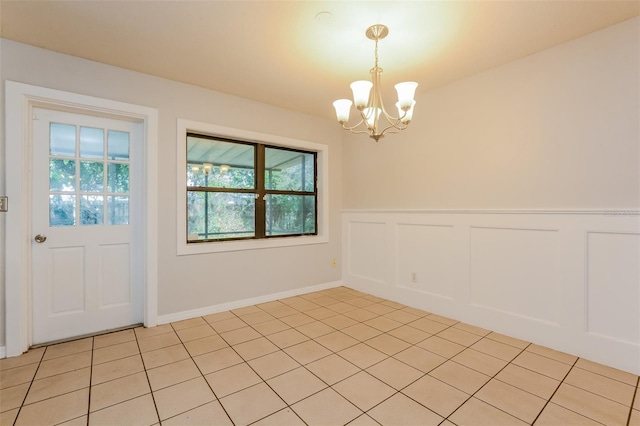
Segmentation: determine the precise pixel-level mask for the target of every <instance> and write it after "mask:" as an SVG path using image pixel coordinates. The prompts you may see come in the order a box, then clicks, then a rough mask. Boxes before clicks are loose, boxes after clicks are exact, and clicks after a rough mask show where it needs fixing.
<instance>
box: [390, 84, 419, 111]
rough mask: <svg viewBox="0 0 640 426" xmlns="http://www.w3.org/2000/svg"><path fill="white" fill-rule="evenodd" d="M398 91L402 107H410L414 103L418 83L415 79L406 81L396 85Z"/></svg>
mask: <svg viewBox="0 0 640 426" xmlns="http://www.w3.org/2000/svg"><path fill="white" fill-rule="evenodd" d="M394 87H395V88H396V91H397V92H398V103H399V104H400V106H401V107H402V109H409V108H411V106H412V105H413V97H414V96H415V93H416V87H418V83H416V82H413V81H405V82H404V83H398V84H396V85H395V86H394Z"/></svg>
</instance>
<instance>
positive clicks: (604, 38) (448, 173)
mask: <svg viewBox="0 0 640 426" xmlns="http://www.w3.org/2000/svg"><path fill="white" fill-rule="evenodd" d="M639 23H640V18H634V19H631V20H629V21H626V22H623V23H621V24H618V25H615V26H612V27H609V28H607V29H604V30H602V31H598V32H596V33H592V34H590V35H587V36H585V37H582V38H579V39H576V40H574V41H571V42H569V43H565V44H563V45H560V46H557V47H554V48H552V49H548V50H545V51H542V52H539V53H537V54H534V55H531V56H528V57H525V58H523V59H520V60H517V61H514V62H511V63H508V64H506V65H504V66H501V67H498V68H494V69H492V70H489V71H486V72H483V73H481V74H477V75H474V76H471V77H468V78H465V79H463V80H459V81H457V82H455V83H452V84H450V85H447V86H444V87H441V88H439V89H436V90H432V91H428V92H426V93H420V94H418V95H417V97H416V98H417V104H416V107H415V115H414V122H413V123H412V124H411V125H410V127H409V129H407V130H406V131H404V132H403V133H400V134H395V135H390V136H386V137H385V138H383V139H381V140H380V142H379V143H378V144H376V143H375V142H373V140H370V139H368V138H366V137H364V136H363V135H353V136H351V135H350V136H349V137H348V138H345V142H344V147H343V165H344V170H343V173H344V188H343V206H344V208H346V209H362V208H383V209H386V208H390V209H403V208H407V209H432V208H435V209H443V208H444V209H467V208H468V209H612V208H620V209H628V208H638V207H639V206H640V166H639V160H640V143H639V140H640V130H639V117H640V95H639V94H640V85H639V76H640V42H639V40H640V37H639V36H638V34H639V33H640V29H639V27H640V24H639ZM388 83H389V84H391V83H393V82H388Z"/></svg>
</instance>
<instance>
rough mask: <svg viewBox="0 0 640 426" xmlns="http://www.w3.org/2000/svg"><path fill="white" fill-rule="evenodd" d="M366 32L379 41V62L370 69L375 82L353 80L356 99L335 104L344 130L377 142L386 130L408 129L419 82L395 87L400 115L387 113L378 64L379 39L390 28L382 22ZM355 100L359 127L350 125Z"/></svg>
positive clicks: (388, 131) (352, 86) (376, 55)
mask: <svg viewBox="0 0 640 426" xmlns="http://www.w3.org/2000/svg"><path fill="white" fill-rule="evenodd" d="M365 34H366V36H367V38H369V39H370V40H373V41H375V42H376V49H375V58H376V62H375V66H374V67H373V68H372V69H371V71H370V72H371V80H372V81H368V80H360V81H354V82H353V83H351V90H352V91H353V102H351V100H350V99H338V100H337V101H335V102H334V103H333V106H334V108H335V109H336V116H337V118H338V122H339V123H340V124H341V125H342V128H343V129H345V130H349V131H350V132H351V133H368V134H369V137H371V138H373V139H375V141H376V142H377V141H378V140H379V139H380V138H381V137H383V136H384V135H385V134H386V133H398V132H400V131H401V130H404V129H406V128H407V126H408V125H409V123H410V122H411V118H412V117H413V107H414V106H415V104H416V101H414V100H413V97H414V95H415V91H416V87H418V83H416V82H413V81H407V82H404V83H398V84H396V85H395V86H394V87H395V88H396V91H397V92H398V102H397V103H396V107H397V108H398V116H397V117H394V116H392V115H391V114H389V113H387V110H386V109H385V107H384V103H383V102H382V92H381V88H380V75H381V74H382V68H380V67H379V66H378V40H381V39H383V38H385V37H386V36H387V34H389V29H388V28H387V27H386V26H384V25H382V24H376V25H372V26H370V27H369V28H367V31H366V33H365ZM370 95H371V96H370ZM352 103H355V106H356V109H357V110H358V111H359V112H360V116H361V120H360V121H359V122H358V123H357V124H356V125H355V126H348V125H347V122H348V121H349V112H350V110H351V104H352ZM382 117H384V118H385V120H386V123H385V122H384V121H382ZM360 125H364V126H366V130H365V129H364V128H362V129H360V130H359V129H358V128H359V127H360Z"/></svg>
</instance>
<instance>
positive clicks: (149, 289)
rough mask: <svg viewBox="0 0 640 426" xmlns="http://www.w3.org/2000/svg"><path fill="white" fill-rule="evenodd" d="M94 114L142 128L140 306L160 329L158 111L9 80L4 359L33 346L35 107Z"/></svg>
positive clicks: (146, 320) (148, 323)
mask: <svg viewBox="0 0 640 426" xmlns="http://www.w3.org/2000/svg"><path fill="white" fill-rule="evenodd" d="M34 107H40V108H47V109H53V110H60V111H67V112H74V113H80V114H85V115H96V116H99V117H107V118H115V119H120V120H128V121H136V122H139V123H142V127H143V136H142V139H143V140H142V145H143V146H142V161H141V166H142V167H143V171H142V185H141V189H142V194H141V208H142V212H141V217H142V218H143V222H144V223H145V224H146V226H142V227H140V229H137V230H135V231H134V235H133V236H132V238H133V239H135V240H136V241H137V243H138V246H139V247H142V250H143V253H141V256H140V257H139V258H140V259H141V260H142V263H143V265H141V273H142V276H143V279H142V281H143V283H142V285H143V289H142V304H143V319H144V325H145V326H147V327H153V326H155V325H157V317H158V260H157V259H158V256H157V229H158V227H157V216H158V212H157V200H158V187H157V145H158V110H157V109H154V108H149V107H144V106H140V105H134V104H128V103H124V102H119V101H113V100H108V99H102V98H96V97H92V96H86V95H81V94H77V93H71V92H64V91H60V90H55V89H48V88H45V87H39V86H33V85H28V84H23V83H17V82H13V81H5V154H6V155H5V161H6V164H5V173H6V175H5V176H6V193H7V196H8V197H9V210H8V211H7V213H6V215H5V217H6V228H5V229H6V239H5V319H6V322H5V344H6V356H8V357H10V356H16V355H20V354H21V353H23V352H25V351H26V350H28V349H29V346H30V345H31V342H32V340H31V334H32V332H31V327H32V315H31V305H32V300H31V285H32V277H31V247H32V242H31V234H32V229H31V211H32V209H31V198H32V197H31V195H32V183H31V173H30V170H31V167H32V158H31V157H32V152H31V145H32V138H33V135H32V117H33V108H34Z"/></svg>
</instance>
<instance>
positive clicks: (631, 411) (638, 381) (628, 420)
mask: <svg viewBox="0 0 640 426" xmlns="http://www.w3.org/2000/svg"><path fill="white" fill-rule="evenodd" d="M638 386H640V376H638V378H637V379H636V389H635V390H634V391H633V396H632V397H631V404H629V415H628V416H627V426H630V424H631V415H632V414H633V404H634V403H635V402H636V398H637V397H638Z"/></svg>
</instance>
